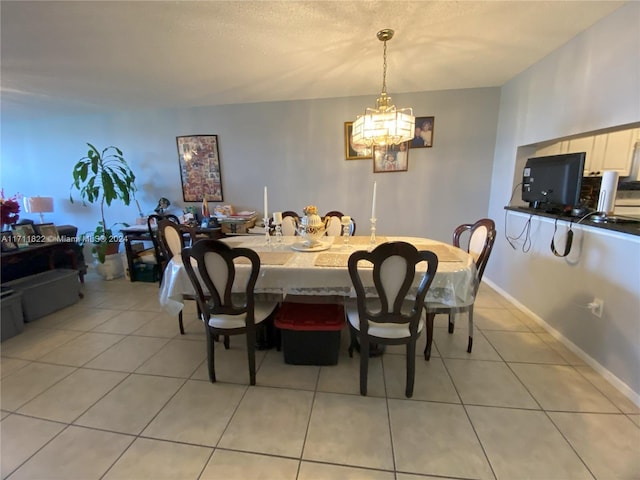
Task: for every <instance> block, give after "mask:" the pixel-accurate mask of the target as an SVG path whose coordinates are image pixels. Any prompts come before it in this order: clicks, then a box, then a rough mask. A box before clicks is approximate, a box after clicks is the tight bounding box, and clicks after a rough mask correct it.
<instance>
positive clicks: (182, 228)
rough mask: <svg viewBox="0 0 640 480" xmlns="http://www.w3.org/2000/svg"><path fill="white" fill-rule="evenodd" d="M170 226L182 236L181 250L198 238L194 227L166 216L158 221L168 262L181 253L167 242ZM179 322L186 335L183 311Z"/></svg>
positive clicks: (161, 242)
mask: <svg viewBox="0 0 640 480" xmlns="http://www.w3.org/2000/svg"><path fill="white" fill-rule="evenodd" d="M167 228H170V229H173V230H175V231H176V232H177V234H178V235H179V237H180V250H181V251H182V250H183V249H184V248H185V247H187V246H190V245H192V244H193V243H194V242H195V239H196V231H195V229H194V228H193V227H190V226H188V225H183V224H179V223H178V224H176V223H175V222H174V221H172V220H169V219H167V218H164V219H162V220H160V221H159V222H158V231H157V232H158V240H159V241H160V242H159V243H160V247H161V250H162V254H163V256H164V257H165V258H166V259H167V263H168V262H169V260H171V259H172V258H173V257H174V256H175V255H180V252H174V251H172V250H171V246H170V245H169V243H168V242H167V239H166V236H165V229H167ZM183 298H184V299H185V300H195V299H196V298H195V296H193V295H183ZM178 324H179V326H180V334H181V335H184V322H183V319H182V311H180V313H179V314H178Z"/></svg>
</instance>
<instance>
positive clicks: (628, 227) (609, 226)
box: [504, 207, 640, 236]
mask: <svg viewBox="0 0 640 480" xmlns="http://www.w3.org/2000/svg"><path fill="white" fill-rule="evenodd" d="M504 208H505V210H510V211H512V212H519V213H525V214H529V215H537V216H539V217H546V218H552V219H556V218H557V219H559V220H562V221H565V222H571V221H573V222H574V223H578V221H580V225H588V226H590V227H596V228H602V229H604V230H610V231H614V232H620V233H627V234H629V235H636V236H640V221H637V222H633V223H614V222H604V223H603V222H594V221H591V220H590V219H589V217H587V218H584V219H583V220H581V218H583V216H579V217H574V216H571V215H567V214H557V213H550V212H545V211H544V210H541V209H535V208H529V207H504Z"/></svg>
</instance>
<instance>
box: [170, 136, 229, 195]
mask: <svg viewBox="0 0 640 480" xmlns="http://www.w3.org/2000/svg"><path fill="white" fill-rule="evenodd" d="M176 143H177V145H178V163H179V164H180V178H181V179H182V198H183V199H184V201H185V202H202V200H204V199H206V200H208V201H212V202H221V201H222V172H221V169H220V154H219V152H218V136H217V135H188V136H181V137H176Z"/></svg>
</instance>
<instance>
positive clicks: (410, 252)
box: [348, 242, 438, 397]
mask: <svg viewBox="0 0 640 480" xmlns="http://www.w3.org/2000/svg"><path fill="white" fill-rule="evenodd" d="M394 255H398V256H401V257H402V258H404V259H405V260H406V271H405V275H404V279H403V282H402V285H401V286H400V288H399V289H398V291H397V293H396V294H395V296H394V297H393V303H392V304H391V305H390V304H389V301H388V300H387V292H386V290H385V283H384V280H383V278H382V270H381V267H382V265H383V264H384V262H385V261H386V260H387V259H389V258H390V257H392V256H394ZM360 261H367V262H371V263H372V264H373V282H374V286H375V290H376V293H377V299H378V300H379V302H380V309H379V311H378V310H377V308H376V311H371V310H369V309H368V302H367V297H366V292H365V287H364V285H363V283H362V279H361V277H360V272H359V270H358V263H359V262H360ZM423 261H426V262H427V270H426V271H425V272H424V274H420V273H417V272H416V265H417V264H418V263H420V262H423ZM348 267H349V275H350V276H351V281H352V283H353V286H354V288H355V291H356V301H357V306H358V317H359V330H358V331H357V333H356V332H354V329H353V328H352V326H351V324H350V331H351V344H350V346H349V356H353V350H354V348H356V345H357V343H358V341H359V344H360V394H361V395H366V394H367V375H368V369H369V346H370V343H377V344H383V345H401V344H406V346H407V347H406V348H407V382H406V391H405V394H406V396H407V397H411V396H412V395H413V385H414V378H415V361H416V359H415V355H416V341H417V339H418V337H419V331H418V326H419V323H420V320H421V317H422V314H423V311H424V299H425V296H426V294H427V291H428V290H429V287H430V286H431V283H432V282H433V278H434V277H435V273H436V270H437V268H438V257H437V256H436V254H435V253H433V252H431V251H427V250H423V251H418V250H417V249H416V248H415V247H414V246H413V245H411V244H409V243H406V242H387V243H383V244H381V245H379V246H378V247H376V248H375V249H374V250H373V251H371V252H366V251H363V250H359V251H356V252H354V253H353V254H351V256H350V257H349V263H348ZM416 274H418V275H422V280H421V281H420V285H419V286H418V289H417V292H416V296H415V299H414V300H410V299H408V298H407V297H408V294H409V291H410V289H411V287H412V285H413V282H414V279H415V276H416ZM407 302H409V305H410V306H411V308H410V311H409V312H408V313H407V310H408V309H407ZM403 306H404V308H403ZM403 310H404V313H403ZM369 322H373V323H395V324H406V325H407V326H408V329H409V336H407V337H402V338H386V337H378V336H374V335H371V334H370V333H369ZM426 330H427V343H431V341H432V339H433V315H432V316H430V317H429V316H427V317H426ZM356 336H357V338H356Z"/></svg>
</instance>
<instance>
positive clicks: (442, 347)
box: [433, 315, 501, 360]
mask: <svg viewBox="0 0 640 480" xmlns="http://www.w3.org/2000/svg"><path fill="white" fill-rule="evenodd" d="M441 317H442V319H443V320H444V323H443V326H446V325H447V323H446V322H447V320H446V316H445V315H441ZM437 319H438V316H436V320H437ZM458 323H460V322H458ZM490 333H491V332H490ZM433 338H434V340H433V342H434V344H435V346H436V347H437V348H438V351H439V352H440V356H441V357H442V358H462V359H465V360H466V359H470V360H501V359H500V356H499V355H498V353H497V352H496V351H495V349H494V348H493V347H492V346H491V344H490V343H489V342H487V339H486V338H485V337H484V335H483V334H482V332H480V331H478V329H476V330H475V331H474V334H473V348H472V349H471V353H467V345H468V343H469V331H468V327H467V325H466V323H465V324H464V325H456V328H455V331H454V333H453V334H450V333H449V332H448V329H447V328H434V329H433Z"/></svg>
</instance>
